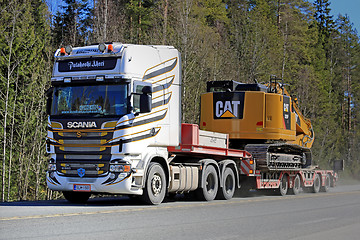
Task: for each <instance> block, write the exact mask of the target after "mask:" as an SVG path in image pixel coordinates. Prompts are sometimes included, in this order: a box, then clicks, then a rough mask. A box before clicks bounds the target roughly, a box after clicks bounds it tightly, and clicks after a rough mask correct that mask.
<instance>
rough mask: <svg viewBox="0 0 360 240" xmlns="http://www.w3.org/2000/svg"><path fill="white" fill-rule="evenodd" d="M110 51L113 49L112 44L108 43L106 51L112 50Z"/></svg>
mask: <svg viewBox="0 0 360 240" xmlns="http://www.w3.org/2000/svg"><path fill="white" fill-rule="evenodd" d="M112 51H114V47H113V45H112V44H109V45H108V52H112Z"/></svg>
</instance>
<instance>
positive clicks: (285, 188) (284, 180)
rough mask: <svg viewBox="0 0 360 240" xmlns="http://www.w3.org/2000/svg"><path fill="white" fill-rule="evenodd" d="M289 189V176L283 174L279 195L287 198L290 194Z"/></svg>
mask: <svg viewBox="0 0 360 240" xmlns="http://www.w3.org/2000/svg"><path fill="white" fill-rule="evenodd" d="M288 188H289V181H288V176H287V175H286V174H283V175H282V177H281V180H280V185H279V189H278V193H279V194H280V195H281V196H285V195H286V194H287V192H288Z"/></svg>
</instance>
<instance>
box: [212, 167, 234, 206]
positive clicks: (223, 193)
mask: <svg viewBox="0 0 360 240" xmlns="http://www.w3.org/2000/svg"><path fill="white" fill-rule="evenodd" d="M221 181H222V185H223V187H222V188H220V189H219V191H218V195H217V199H221V200H229V199H231V198H232V197H233V196H234V193H235V185H236V182H235V174H234V171H233V170H232V169H231V168H228V167H227V168H225V171H224V173H223V175H222V177H221Z"/></svg>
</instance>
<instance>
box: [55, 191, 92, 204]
mask: <svg viewBox="0 0 360 240" xmlns="http://www.w3.org/2000/svg"><path fill="white" fill-rule="evenodd" d="M62 193H63V195H64V197H65V199H66V200H68V201H69V202H71V203H86V202H87V200H88V199H89V198H90V196H91V193H89V192H65V191H64V192H62Z"/></svg>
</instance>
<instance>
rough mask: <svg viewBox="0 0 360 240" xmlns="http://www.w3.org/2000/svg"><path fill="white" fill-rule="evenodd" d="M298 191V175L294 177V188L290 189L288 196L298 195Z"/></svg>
mask: <svg viewBox="0 0 360 240" xmlns="http://www.w3.org/2000/svg"><path fill="white" fill-rule="evenodd" d="M300 189H301V180H300V177H299V175H296V177H295V179H294V186H293V188H290V189H289V191H290V194H293V195H298V194H299V193H300Z"/></svg>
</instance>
